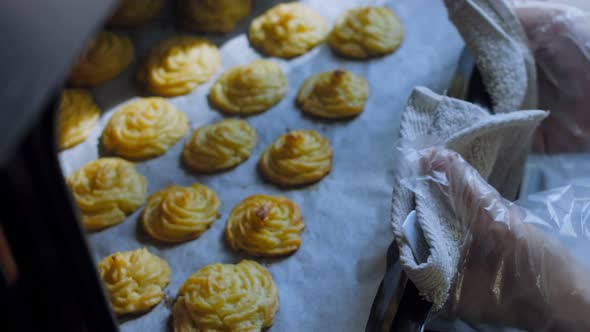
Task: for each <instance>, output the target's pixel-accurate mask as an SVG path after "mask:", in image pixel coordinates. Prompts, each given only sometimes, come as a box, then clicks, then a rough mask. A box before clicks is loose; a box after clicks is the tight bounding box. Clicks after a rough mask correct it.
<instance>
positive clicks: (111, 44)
mask: <svg viewBox="0 0 590 332" xmlns="http://www.w3.org/2000/svg"><path fill="white" fill-rule="evenodd" d="M134 52H135V51H134V49H133V43H131V39H129V38H128V37H125V36H123V35H119V34H116V33H113V32H110V31H101V32H99V33H98V34H97V35H96V36H95V37H94V38H93V39H92V40H91V41H90V44H89V45H88V46H87V47H86V50H84V52H83V53H82V55H81V56H80V58H79V59H78V62H77V63H76V64H75V65H74V67H73V68H72V71H71V73H70V77H69V79H68V82H69V83H70V85H72V86H77V87H92V86H96V85H99V84H101V83H104V82H106V81H109V80H111V79H113V78H115V76H117V75H119V74H120V73H121V72H123V71H124V70H125V68H127V66H129V64H130V63H131V61H132V60H133V55H134Z"/></svg>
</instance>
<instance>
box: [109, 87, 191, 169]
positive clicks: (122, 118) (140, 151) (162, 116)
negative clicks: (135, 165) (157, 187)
mask: <svg viewBox="0 0 590 332" xmlns="http://www.w3.org/2000/svg"><path fill="white" fill-rule="evenodd" d="M188 129H189V127H188V120H187V117H186V115H185V114H184V113H183V112H181V111H179V110H177V109H176V107H175V106H174V105H172V104H171V103H169V102H168V101H166V99H164V98H158V97H150V98H139V99H136V100H133V101H131V102H129V103H127V104H125V105H123V106H122V107H121V108H120V109H118V110H117V111H116V112H115V114H113V116H112V117H111V118H110V120H109V122H108V124H107V126H106V127H105V128H104V131H103V133H102V144H103V147H104V148H105V149H106V150H107V151H109V152H111V153H113V154H115V155H117V156H120V157H123V158H127V159H145V158H150V157H155V156H159V155H161V154H163V153H164V152H166V150H168V149H169V148H170V147H171V146H172V145H174V144H175V143H176V142H178V140H180V139H181V138H182V137H183V136H184V135H185V134H186V133H187V131H188Z"/></svg>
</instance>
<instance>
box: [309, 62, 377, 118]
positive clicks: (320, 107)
mask: <svg viewBox="0 0 590 332" xmlns="http://www.w3.org/2000/svg"><path fill="white" fill-rule="evenodd" d="M368 96H369V85H368V84H367V81H366V80H365V79H364V78H363V77H361V76H359V75H356V74H353V73H351V72H349V71H346V70H342V69H336V70H334V71H327V72H323V73H319V74H315V75H313V76H312V77H310V78H308V79H306V80H305V81H304V82H303V84H302V85H301V89H299V93H298V94H297V104H298V105H299V108H301V110H302V111H303V112H305V113H308V114H311V115H315V116H318V117H322V118H327V119H338V118H348V117H351V116H354V115H357V114H359V113H360V112H362V110H363V108H364V107H365V101H366V100H367V98H368Z"/></svg>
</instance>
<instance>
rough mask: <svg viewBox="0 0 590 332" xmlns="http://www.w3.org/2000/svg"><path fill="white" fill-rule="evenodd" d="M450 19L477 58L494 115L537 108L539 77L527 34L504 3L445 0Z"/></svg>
mask: <svg viewBox="0 0 590 332" xmlns="http://www.w3.org/2000/svg"><path fill="white" fill-rule="evenodd" d="M445 4H446V6H447V10H448V12H449V18H450V19H451V21H452V22H453V24H454V25H455V26H456V27H457V30H459V33H460V34H461V36H462V37H463V39H464V40H465V44H466V46H467V48H468V49H469V50H470V51H471V53H472V54H473V56H474V57H475V61H476V63H477V67H478V68H479V71H480V72H481V75H482V78H483V82H484V84H485V86H486V88H487V91H488V93H489V94H490V97H491V99H492V103H493V112H495V113H505V112H513V111H515V110H520V109H534V108H536V107H537V73H536V69H535V60H534V57H533V55H532V53H531V51H530V50H529V47H528V41H527V37H526V33H525V32H524V30H523V28H522V26H521V24H520V22H519V21H518V18H517V17H516V15H515V14H514V12H513V11H512V10H511V9H510V8H509V7H508V6H507V5H506V3H505V2H504V1H502V0H445Z"/></svg>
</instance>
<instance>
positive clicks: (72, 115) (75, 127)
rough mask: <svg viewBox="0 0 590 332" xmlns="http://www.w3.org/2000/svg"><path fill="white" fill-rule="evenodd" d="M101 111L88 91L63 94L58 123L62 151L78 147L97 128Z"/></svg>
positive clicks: (67, 91)
mask: <svg viewBox="0 0 590 332" xmlns="http://www.w3.org/2000/svg"><path fill="white" fill-rule="evenodd" d="M99 116H100V109H99V108H98V106H96V104H95V103H94V98H92V95H91V94H90V92H88V91H87V90H83V89H65V90H64V91H63V92H62V94H61V99H60V103H59V113H58V121H57V126H58V128H57V135H58V136H57V142H58V146H59V148H60V149H61V150H64V149H68V148H71V147H73V146H74V145H78V144H80V143H82V142H84V141H85V140H86V138H88V135H90V132H91V131H92V128H94V126H96V123H97V122H98V117H99Z"/></svg>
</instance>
